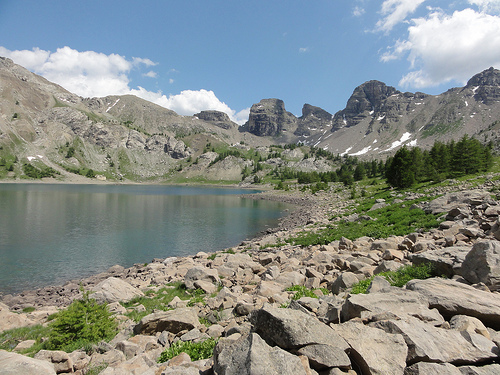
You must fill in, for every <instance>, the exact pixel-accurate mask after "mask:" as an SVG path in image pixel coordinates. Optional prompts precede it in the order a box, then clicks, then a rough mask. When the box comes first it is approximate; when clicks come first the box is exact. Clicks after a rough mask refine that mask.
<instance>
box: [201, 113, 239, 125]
mask: <svg viewBox="0 0 500 375" xmlns="http://www.w3.org/2000/svg"><path fill="white" fill-rule="evenodd" d="M194 116H196V117H198V118H199V119H200V120H203V121H207V122H210V123H212V124H214V125H216V126H218V127H219V128H222V129H231V128H235V127H237V126H238V125H237V124H235V123H234V122H232V121H231V119H230V118H229V116H228V115H227V113H224V112H220V111H201V112H200V113H197V114H195V115H194Z"/></svg>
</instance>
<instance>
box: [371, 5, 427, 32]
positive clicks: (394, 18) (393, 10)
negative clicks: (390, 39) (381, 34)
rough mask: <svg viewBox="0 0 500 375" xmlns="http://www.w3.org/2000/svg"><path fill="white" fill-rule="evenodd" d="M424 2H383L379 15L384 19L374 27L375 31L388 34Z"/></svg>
mask: <svg viewBox="0 0 500 375" xmlns="http://www.w3.org/2000/svg"><path fill="white" fill-rule="evenodd" d="M424 1H425V0H385V1H384V2H383V3H382V9H381V11H380V14H381V15H382V16H383V17H384V18H382V19H381V20H379V21H378V22H377V24H376V25H375V27H376V30H378V31H385V32H389V31H391V30H392V28H393V27H394V26H396V25H397V24H398V23H401V22H403V21H405V20H406V18H407V17H408V16H409V15H410V14H412V13H413V12H415V10H416V9H417V8H418V7H419V6H420V4H422V3H423V2H424Z"/></svg>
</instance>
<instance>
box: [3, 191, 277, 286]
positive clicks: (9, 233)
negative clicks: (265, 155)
mask: <svg viewBox="0 0 500 375" xmlns="http://www.w3.org/2000/svg"><path fill="white" fill-rule="evenodd" d="M242 192H243V191H241V190H236V189H216V188H192V187H170V186H107V185H37V184H3V185H2V184H0V292H3V293H12V292H19V291H21V290H26V289H32V288H35V287H38V286H43V285H49V284H56V283H62V282H64V281H67V280H70V279H75V278H81V277H84V276H88V275H90V274H95V273H98V272H102V271H104V270H106V269H107V268H109V267H110V266H112V265H115V264H121V265H123V266H131V265H132V264H134V263H144V262H149V261H151V260H152V259H153V258H165V257H168V256H177V255H189V254H195V253H197V252H198V251H207V252H209V251H216V250H219V249H222V248H226V247H230V246H235V245H237V244H238V243H240V242H241V241H242V240H244V239H246V238H248V237H250V236H252V235H254V234H256V233H257V232H259V231H261V230H263V229H264V228H265V227H266V226H272V225H275V224H276V221H277V219H278V218H279V217H280V216H281V214H282V212H283V210H284V208H285V205H284V204H281V203H277V202H267V201H256V200H251V199H244V198H240V197H239V196H238V195H237V194H241V193H242ZM244 193H248V191H244Z"/></svg>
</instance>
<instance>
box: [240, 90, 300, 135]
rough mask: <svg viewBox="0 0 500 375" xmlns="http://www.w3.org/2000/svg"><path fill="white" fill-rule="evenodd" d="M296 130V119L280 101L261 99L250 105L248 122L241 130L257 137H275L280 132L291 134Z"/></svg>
mask: <svg viewBox="0 0 500 375" xmlns="http://www.w3.org/2000/svg"><path fill="white" fill-rule="evenodd" d="M296 128H297V118H296V117H295V116H294V115H293V114H291V113H290V112H287V111H286V110H285V103H284V102H283V100H280V99H262V100H261V101H260V102H259V103H257V104H254V105H252V108H250V115H249V118H248V122H247V123H246V124H245V125H244V126H243V127H242V129H241V130H243V131H247V132H249V133H252V134H255V135H257V136H261V137H262V136H277V135H280V134H281V133H282V132H289V133H293V132H294V131H295V129H296Z"/></svg>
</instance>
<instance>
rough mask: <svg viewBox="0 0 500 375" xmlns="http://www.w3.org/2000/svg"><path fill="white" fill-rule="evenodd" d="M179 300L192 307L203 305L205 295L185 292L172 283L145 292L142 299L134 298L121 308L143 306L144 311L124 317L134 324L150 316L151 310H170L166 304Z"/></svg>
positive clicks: (130, 313) (199, 291) (178, 285)
mask: <svg viewBox="0 0 500 375" xmlns="http://www.w3.org/2000/svg"><path fill="white" fill-rule="evenodd" d="M175 297H179V298H180V299H181V300H189V302H188V305H190V306H192V305H194V304H196V303H204V298H205V293H204V292H203V291H202V290H201V289H196V290H193V291H191V290H187V289H186V286H185V285H184V284H183V283H180V282H178V283H173V284H170V285H169V286H167V287H165V288H161V289H159V290H158V291H153V290H149V291H147V292H145V296H144V297H136V298H134V299H132V300H131V301H129V302H121V304H122V306H123V307H125V308H127V309H131V308H133V307H135V306H138V305H143V306H144V308H145V311H141V312H139V311H135V310H132V311H130V312H128V313H126V314H125V315H126V316H127V317H129V318H130V319H132V320H134V321H135V322H138V321H140V320H141V319H142V318H143V317H145V316H146V315H148V314H151V313H152V312H153V310H163V311H167V310H171V308H170V307H169V306H168V304H169V303H170V302H171V301H172V300H173V299H174V298H175Z"/></svg>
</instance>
